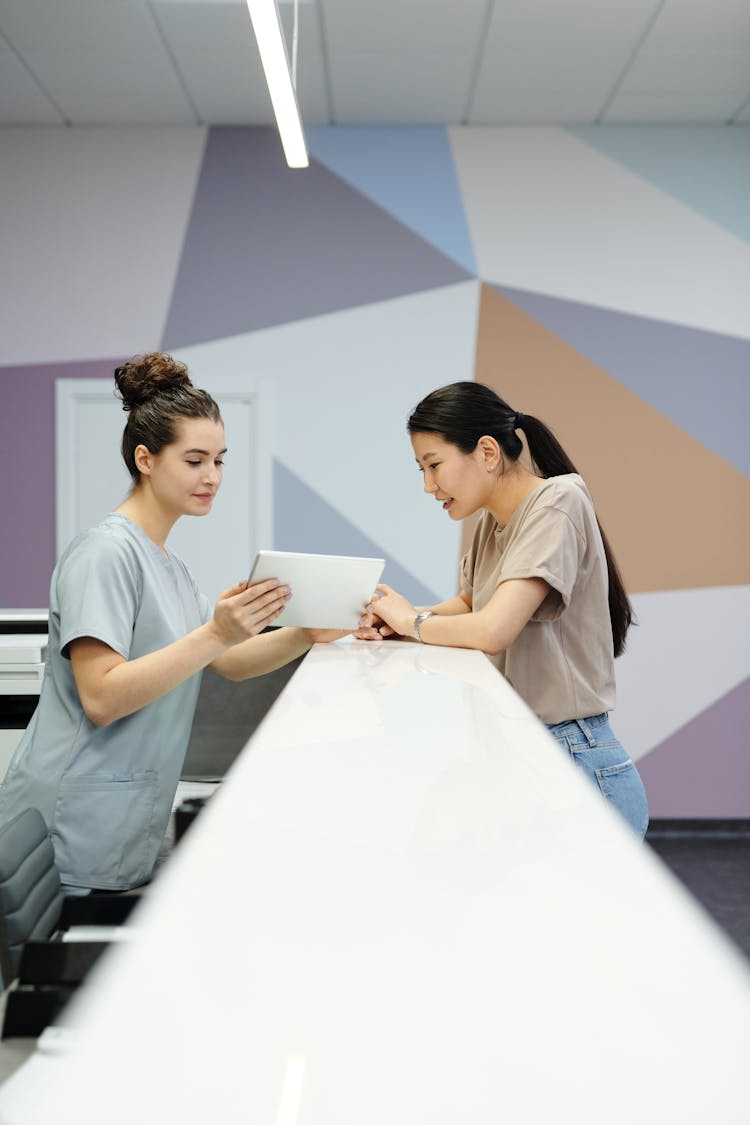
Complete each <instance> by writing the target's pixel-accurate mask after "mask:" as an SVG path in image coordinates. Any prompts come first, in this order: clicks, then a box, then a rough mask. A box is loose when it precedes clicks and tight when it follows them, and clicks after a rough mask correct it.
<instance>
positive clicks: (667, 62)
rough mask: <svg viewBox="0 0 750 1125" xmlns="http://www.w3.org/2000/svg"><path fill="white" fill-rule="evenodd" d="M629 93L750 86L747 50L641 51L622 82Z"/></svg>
mask: <svg viewBox="0 0 750 1125" xmlns="http://www.w3.org/2000/svg"><path fill="white" fill-rule="evenodd" d="M621 89H622V91H623V92H625V93H639V92H641V93H652V94H666V93H671V94H679V93H693V94H697V93H707V94H712V93H713V94H717V93H723V92H727V93H728V92H736V93H737V95H738V98H739V96H740V95H741V94H742V93H743V92H747V90H748V89H750V47H749V48H748V50H747V51H739V50H738V51H669V52H667V51H641V53H640V54H639V55H638V58H637V59H635V61H634V62H633V65H632V67H631V68H630V70H629V71H628V74H627V76H626V78H625V80H624V81H623V83H622V87H621Z"/></svg>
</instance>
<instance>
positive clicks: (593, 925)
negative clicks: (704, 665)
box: [0, 641, 750, 1125]
mask: <svg viewBox="0 0 750 1125" xmlns="http://www.w3.org/2000/svg"><path fill="white" fill-rule="evenodd" d="M749 1017H750V974H748V971H747V967H746V965H745V962H744V961H743V960H742V959H741V957H740V955H739V954H738V953H736V951H735V950H734V948H733V947H732V946H731V945H730V944H729V942H728V940H727V939H725V938H724V936H723V935H722V934H721V933H720V932H719V930H718V929H717V928H716V927H715V926H714V924H713V923H712V922H711V921H710V920H709V919H708V917H707V916H706V915H705V914H704V913H703V912H702V910H701V909H700V908H699V907H698V906H697V905H695V904H694V903H693V901H692V900H691V899H690V898H689V897H688V895H687V894H686V892H684V891H683V890H682V888H681V887H680V886H679V885H678V884H677V883H676V882H675V881H674V880H673V878H672V877H671V875H669V874H668V872H667V871H666V870H665V869H664V868H663V867H662V866H661V864H660V863H659V861H658V860H657V859H656V858H655V857H654V856H653V855H652V854H651V853H650V851H649V849H648V848H647V847H646V846H645V845H643V844H641V843H640V842H639V841H637V840H636V839H635V838H634V837H632V836H631V835H630V832H629V830H628V829H627V828H626V827H625V826H624V825H623V824H622V823H621V822H620V821H619V819H618V818H617V816H616V814H615V813H613V812H612V811H611V810H610V809H609V808H608V807H607V806H606V805H605V804H604V803H603V801H602V800H601V798H600V797H599V795H598V793H597V792H596V790H595V789H594V787H593V786H592V785H591V784H590V783H589V782H588V781H587V780H586V779H585V778H584V777H583V776H582V775H581V774H579V773H578V772H577V771H576V769H575V767H573V766H572V765H571V764H570V763H569V762H568V761H567V759H566V758H565V756H564V755H563V754H562V753H561V751H560V750H559V748H558V746H557V745H556V743H554V742H553V740H552V739H551V738H550V736H549V735H548V733H547V731H546V730H545V729H544V727H543V726H542V725H541V724H540V723H539V722H538V721H537V720H536V718H535V717H534V716H533V715H532V714H531V713H530V712H529V711H528V709H527V708H526V706H525V705H524V704H523V703H522V702H521V701H520V700H519V699H518V697H517V696H516V695H515V693H514V692H513V691H512V689H511V688H510V687H509V686H508V685H507V683H506V682H505V681H504V680H503V679H502V678H501V677H500V676H499V675H498V673H497V672H496V671H495V670H494V668H493V667H492V666H491V665H490V663H489V662H488V661H487V660H486V658H485V657H484V656H483V655H481V654H480V653H475V652H469V651H460V650H455V649H440V648H435V647H429V646H421V645H417V644H411V643H408V642H381V643H376V644H367V643H364V642H356V641H342V642H337V643H336V644H332V645H327V646H323V645H319V646H316V647H315V648H313V650H312V651H311V653H310V654H309V655H308V656H307V658H306V659H305V660H304V662H303V663H302V665H301V667H300V669H299V670H298V672H297V673H296V674H295V676H294V678H293V679H292V680H291V682H290V683H289V684H288V686H287V687H286V688H285V690H284V692H283V693H282V695H281V696H280V698H279V699H278V701H277V702H276V704H275V705H274V707H273V708H272V710H271V711H270V712H269V714H268V715H267V717H266V719H265V720H264V722H263V723H262V725H261V726H260V727H259V729H258V730H257V732H256V733H255V735H254V736H253V738H252V739H251V740H250V742H249V743H248V745H247V747H246V748H245V750H244V751H243V753H242V754H241V756H240V758H239V759H238V760H237V762H236V763H235V765H234V766H233V767H232V769H231V771H230V773H229V775H228V777H227V780H226V782H225V783H224V785H223V786H222V787H221V789H220V790H219V791H218V792H217V794H216V795H215V796H214V797H213V798H212V800H211V802H210V804H209V805H208V806H207V808H206V810H205V811H204V812H203V813H202V814H201V816H200V817H199V819H198V820H197V821H196V823H195V825H194V826H193V827H192V828H191V830H190V832H189V833H188V834H187V836H186V837H185V839H184V841H183V842H182V843H181V845H180V847H179V848H178V850H177V852H176V853H175V855H174V856H173V858H172V859H171V860H170V862H169V863H168V864H167V866H166V868H165V870H164V872H163V873H162V875H160V877H159V880H158V882H157V883H156V884H155V885H154V887H153V888H152V891H151V893H150V894H149V895H148V896H147V897H146V899H145V901H144V903H143V905H142V906H141V907H139V909H138V911H137V912H136V915H135V917H134V933H133V940H132V941H130V942H128V943H121V944H119V945H118V946H117V947H116V948H113V950H112V951H111V952H110V953H108V954H107V956H106V957H105V958H104V960H103V961H102V962H101V963H100V966H99V967H97V969H96V970H95V971H94V975H93V977H91V978H90V982H89V983H88V984H87V985H86V986H85V987H84V989H83V990H82V991H81V993H80V994H79V996H78V998H77V1000H76V1002H75V1003H74V1004H73V1005H72V1006H71V1007H70V1009H69V1012H68V1015H67V1019H66V1021H65V1029H64V1034H63V1035H62V1036H61V1037H60V1038H59V1039H58V1040H57V1041H56V1042H55V1043H54V1044H53V1045H52V1047H48V1048H47V1049H38V1050H37V1052H36V1054H35V1055H34V1056H33V1057H32V1058H31V1059H30V1060H29V1062H28V1063H26V1064H25V1066H24V1067H22V1068H21V1069H20V1070H19V1071H18V1072H17V1073H16V1074H15V1075H14V1077H13V1078H11V1079H10V1081H9V1082H8V1083H6V1085H5V1086H4V1087H3V1088H2V1089H0V1122H2V1123H3V1125H38V1123H39V1122H43V1121H54V1122H55V1123H56V1125H68V1123H69V1125H101V1122H102V1121H106V1122H107V1125H125V1123H127V1125H132V1123H133V1122H134V1121H139V1120H140V1121H147V1122H148V1123H149V1125H155V1123H161V1122H163V1123H165V1125H166V1123H172V1122H180V1123H196V1125H198V1123H200V1125H205V1122H206V1121H215V1122H217V1125H218V1123H220V1125H240V1123H242V1125H497V1123H498V1122H508V1123H512V1125H526V1123H529V1125H531V1123H533V1125H541V1123H546V1122H553V1121H554V1122H576V1123H577V1125H589V1123H590V1125H602V1123H606V1125H620V1123H622V1125H633V1123H634V1122H644V1121H645V1122H659V1123H660V1125H661V1123H663V1122H669V1121H675V1122H680V1125H690V1123H693V1122H695V1123H696V1125H698V1123H700V1125H705V1122H706V1121H709V1120H710V1121H719V1122H721V1123H722V1125H734V1123H737V1125H740V1123H742V1125H746V1123H747V1121H749V1120H750V1084H749V1083H748V1080H747V1076H748V1073H750V1053H749V1051H748V1026H749V1023H750V1020H749Z"/></svg>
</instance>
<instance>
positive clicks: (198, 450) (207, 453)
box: [185, 449, 226, 457]
mask: <svg viewBox="0 0 750 1125" xmlns="http://www.w3.org/2000/svg"><path fill="white" fill-rule="evenodd" d="M185 453H202V454H203V456H204V457H210V456H211V454H210V453H209V451H208V450H207V449H186V450H185ZM222 453H226V449H220V450H219V452H218V453H217V454H216V456H217V457H221V455H222Z"/></svg>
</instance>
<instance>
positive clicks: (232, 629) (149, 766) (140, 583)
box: [0, 353, 340, 893]
mask: <svg viewBox="0 0 750 1125" xmlns="http://www.w3.org/2000/svg"><path fill="white" fill-rule="evenodd" d="M115 383H116V388H117V391H118V393H119V394H120V396H121V398H122V401H123V409H124V410H125V411H127V413H128V420H127V424H126V426H125V430H124V433H123V438H122V455H123V458H124V460H125V464H126V465H127V468H128V471H129V472H130V475H131V478H132V482H133V487H132V491H131V492H130V495H129V496H128V497H127V499H126V500H125V501H124V503H122V504H121V505H120V506H119V508H117V509H116V510H115V511H114V512H112V513H111V514H110V515H108V516H107V517H106V518H105V519H104V520H103V521H102V522H101V523H100V524H98V525H97V526H96V527H94V528H91V529H90V530H89V531H86V532H84V533H83V534H82V535H79V536H78V537H77V538H76V539H75V540H74V541H73V542H72V543H71V544H70V546H69V547H68V548H67V550H66V551H65V553H64V554H63V556H62V557H61V559H60V561H59V562H58V564H57V566H56V568H55V571H54V573H53V575H52V581H51V587H50V617H49V643H48V648H47V664H46V667H45V675H44V681H43V684H42V690H41V694H40V699H39V706H38V707H37V710H36V711H35V713H34V716H33V718H32V720H31V723H30V725H29V727H28V729H27V730H26V732H25V734H24V736H23V738H22V740H21V743H20V744H19V746H18V748H17V750H16V753H15V755H14V757H13V760H12V762H11V764H10V766H9V768H8V772H7V775H6V778H5V781H4V784H3V786H2V789H0V822H6V821H8V820H10V819H12V818H13V817H14V816H15V815H17V814H18V813H20V812H22V811H23V810H24V809H26V808H29V807H33V808H38V809H39V810H40V811H41V813H42V815H43V816H44V819H45V821H46V823H47V825H48V826H49V829H50V834H51V838H52V841H53V843H54V847H55V857H56V863H57V866H58V870H59V872H60V877H61V880H62V882H63V885H64V886H65V887H67V888H69V889H70V891H71V892H73V893H75V892H76V891H77V892H78V893H80V892H81V891H85V890H87V889H106V890H123V889H126V888H129V887H133V886H137V885H139V884H141V883H144V882H146V881H147V880H148V879H149V877H150V875H151V872H152V870H153V866H154V862H155V860H156V856H157V853H158V850H159V847H160V844H161V842H162V839H163V837H164V833H165V831H166V828H167V825H168V822H169V817H170V813H171V809H172V802H173V799H174V794H175V791H176V788H177V783H178V781H179V778H180V771H181V768H182V763H183V759H184V756H185V750H186V748H187V743H188V739H189V736H190V729H191V725H192V721H193V713H194V710H195V704H196V700H197V696H198V689H199V687H200V680H201V673H202V670H203V669H204V668H206V667H211V668H213V669H214V670H215V671H216V672H218V673H219V674H220V675H222V676H225V677H227V678H228V679H231V680H242V679H246V678H249V677H251V676H258V675H262V674H263V673H264V672H270V671H272V670H273V669H274V668H278V667H280V666H281V665H283V664H286V663H287V662H288V661H290V660H293V659H294V658H295V657H297V656H300V655H301V654H302V653H303V652H305V651H306V650H307V649H308V648H309V647H310V645H311V644H312V643H313V641H314V640H323V639H329V637H330V635H331V634H319V633H314V632H313V631H311V630H302V629H278V630H275V631H273V632H270V633H266V634H264V635H262V636H260V635H259V634H260V633H261V631H262V630H263V629H264V628H265V627H266V626H267V625H271V624H272V623H273V621H274V620H275V619H276V618H277V617H278V615H279V614H280V613H281V611H282V609H283V608H284V606H285V604H286V602H287V600H288V598H289V597H290V590H289V588H288V587H284V586H282V585H280V584H279V583H278V581H277V580H275V579H273V580H267V581H264V582H258V583H255V584H253V585H252V586H250V585H248V583H247V582H240V583H238V584H237V585H236V586H233V587H232V588H231V589H228V590H226V591H225V592H224V593H223V594H222V595H221V596H220V598H219V599H218V601H217V603H216V605H215V606H213V607H212V606H211V604H210V602H209V601H208V599H207V598H206V597H205V596H204V595H203V594H201V593H200V591H199V590H198V587H197V586H196V584H195V581H194V579H193V577H192V575H191V574H190V571H189V570H188V568H187V567H186V565H185V563H184V562H182V560H181V559H180V558H178V557H177V556H176V555H175V554H173V553H172V552H171V551H170V550H169V548H168V547H167V545H166V543H167V537H168V535H169V532H170V531H171V529H172V527H173V526H174V524H175V523H176V521H177V520H178V519H179V518H180V517H181V516H184V515H192V516H204V515H207V514H208V512H210V511H211V507H212V504H213V502H214V499H215V497H216V493H217V492H218V490H219V487H220V485H221V479H222V470H223V458H224V454H225V452H226V448H225V440H224V427H223V425H222V420H221V415H220V413H219V408H218V406H217V404H216V402H215V401H214V400H213V399H212V398H211V396H210V395H209V394H207V393H206V392H205V391H202V390H199V389H197V388H196V387H194V386H193V385H192V383H191V381H190V379H189V377H188V373H187V368H186V367H185V366H184V365H183V364H181V363H177V362H175V361H174V360H173V359H172V358H171V357H170V356H167V355H162V354H160V353H151V354H149V355H145V356H143V357H139V358H137V359H136V360H134V361H133V362H131V363H126V364H124V365H123V366H122V367H118V368H117V370H116V371H115ZM336 635H340V634H336Z"/></svg>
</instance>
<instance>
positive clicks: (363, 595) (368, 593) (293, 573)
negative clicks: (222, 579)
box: [250, 551, 385, 630]
mask: <svg viewBox="0 0 750 1125" xmlns="http://www.w3.org/2000/svg"><path fill="white" fill-rule="evenodd" d="M384 567H385V559H369V558H356V557H352V556H350V555H309V554H302V553H298V552H294V551H258V554H257V556H256V558H255V562H254V563H253V568H252V570H251V572H250V581H251V582H259V581H260V580H261V579H263V578H278V579H279V580H280V581H281V582H282V583H283V584H284V585H285V586H291V588H292V600H291V601H290V602H289V603H288V605H287V607H286V609H285V610H284V612H283V613H282V614H281V616H280V617H278V618H277V619H276V620H275V621H274V622H273V624H274V625H301V626H303V627H304V628H308V629H349V630H352V629H356V628H357V626H358V624H359V619H360V616H361V615H362V611H363V609H364V607H365V605H366V604H367V602H368V601H369V600H370V598H371V597H372V595H373V593H374V592H375V587H376V586H377V584H378V582H379V581H380V577H381V575H382V573H383V568H384Z"/></svg>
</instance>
